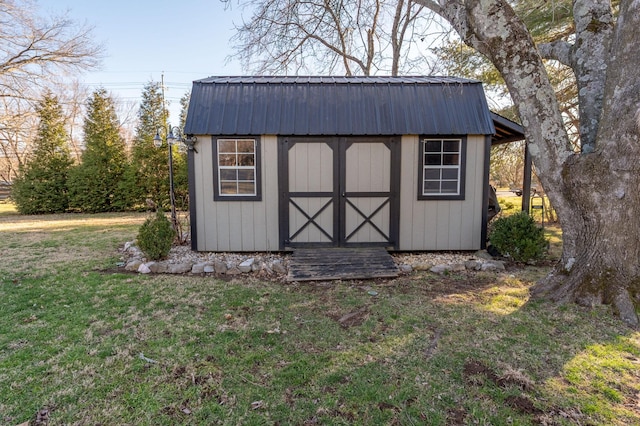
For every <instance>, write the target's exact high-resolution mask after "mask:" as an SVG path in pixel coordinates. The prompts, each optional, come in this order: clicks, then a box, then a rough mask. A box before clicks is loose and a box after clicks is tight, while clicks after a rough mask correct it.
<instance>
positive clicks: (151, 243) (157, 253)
mask: <svg viewBox="0 0 640 426" xmlns="http://www.w3.org/2000/svg"><path fill="white" fill-rule="evenodd" d="M175 237H176V231H175V230H174V229H173V227H172V226H171V222H170V221H169V219H167V217H166V216H165V215H164V212H162V210H158V211H157V212H156V215H155V217H150V218H148V219H147V220H146V221H145V222H144V223H143V224H142V226H141V227H140V230H139V231H138V238H137V240H138V247H140V250H142V251H143V252H144V254H145V255H146V256H147V257H148V258H149V259H152V260H160V259H164V258H165V257H167V255H168V254H169V250H171V245H172V244H173V240H174V239H175Z"/></svg>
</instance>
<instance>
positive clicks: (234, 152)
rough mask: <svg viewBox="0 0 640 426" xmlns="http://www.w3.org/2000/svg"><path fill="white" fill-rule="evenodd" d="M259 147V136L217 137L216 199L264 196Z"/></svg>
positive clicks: (215, 148)
mask: <svg viewBox="0 0 640 426" xmlns="http://www.w3.org/2000/svg"><path fill="white" fill-rule="evenodd" d="M259 148H260V144H259V140H258V139H257V138H256V139H248V138H247V139H222V138H220V139H217V140H215V143H214V164H215V174H214V192H215V193H214V199H215V200H260V179H259V177H260V167H259V160H260V149H259Z"/></svg>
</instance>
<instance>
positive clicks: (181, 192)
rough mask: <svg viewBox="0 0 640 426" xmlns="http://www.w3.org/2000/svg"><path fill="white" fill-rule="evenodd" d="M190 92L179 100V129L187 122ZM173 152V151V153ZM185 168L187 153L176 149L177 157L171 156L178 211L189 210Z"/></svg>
mask: <svg viewBox="0 0 640 426" xmlns="http://www.w3.org/2000/svg"><path fill="white" fill-rule="evenodd" d="M190 99H191V92H186V93H185V94H184V95H183V96H182V97H181V98H180V118H179V122H180V124H179V125H180V129H184V125H185V123H186V122H187V112H188V109H189V100H190ZM174 152H175V151H174ZM188 175H189V173H188V167H187V153H186V150H184V149H178V150H177V155H174V156H173V176H174V178H173V183H174V186H175V194H176V205H177V206H178V208H179V209H183V210H188V209H189V179H188Z"/></svg>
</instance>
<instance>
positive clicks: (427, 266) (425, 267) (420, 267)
mask: <svg viewBox="0 0 640 426" xmlns="http://www.w3.org/2000/svg"><path fill="white" fill-rule="evenodd" d="M433 266H434V265H433V263H416V264H414V265H413V269H414V270H416V271H429V270H431V268H433Z"/></svg>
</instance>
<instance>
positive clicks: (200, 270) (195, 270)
mask: <svg viewBox="0 0 640 426" xmlns="http://www.w3.org/2000/svg"><path fill="white" fill-rule="evenodd" d="M206 265H207V264H206V263H205V262H200V263H195V264H194V265H193V266H192V267H191V273H192V274H204V267H205V266H206Z"/></svg>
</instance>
